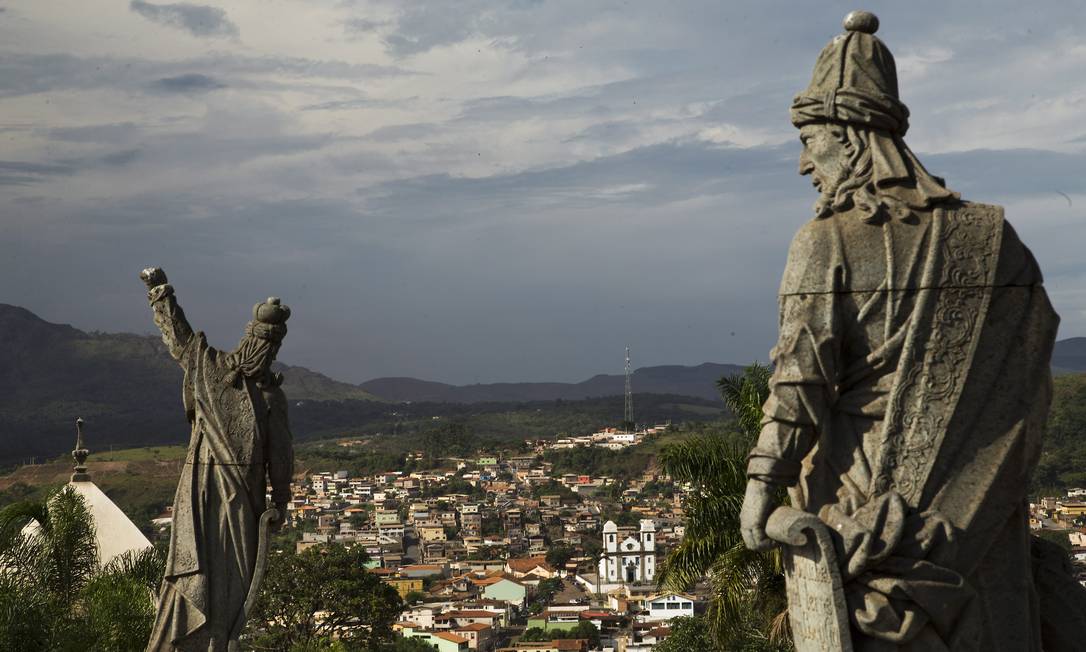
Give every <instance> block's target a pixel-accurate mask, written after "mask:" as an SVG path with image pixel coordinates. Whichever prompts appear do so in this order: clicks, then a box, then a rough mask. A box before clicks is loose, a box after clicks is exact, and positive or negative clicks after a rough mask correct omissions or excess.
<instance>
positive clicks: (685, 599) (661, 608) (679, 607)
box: [640, 593, 695, 623]
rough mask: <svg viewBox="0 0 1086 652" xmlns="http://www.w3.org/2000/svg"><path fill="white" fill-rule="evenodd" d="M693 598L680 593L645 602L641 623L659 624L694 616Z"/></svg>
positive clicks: (668, 594)
mask: <svg viewBox="0 0 1086 652" xmlns="http://www.w3.org/2000/svg"><path fill="white" fill-rule="evenodd" d="M694 602H695V600H694V598H692V597H691V596H689V595H684V594H682V593H664V594H663V595H658V596H656V597H654V598H652V599H650V600H648V601H646V602H645V613H644V615H642V616H641V617H640V620H641V621H642V622H647V623H651V622H660V621H664V620H671V619H672V618H679V617H682V616H685V617H692V616H693V615H694Z"/></svg>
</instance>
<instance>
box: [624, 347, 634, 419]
mask: <svg viewBox="0 0 1086 652" xmlns="http://www.w3.org/2000/svg"><path fill="white" fill-rule="evenodd" d="M633 418H634V416H633V389H632V388H631V384H630V347H628V346H627V347H626V415H625V418H624V419H623V421H622V427H623V430H625V431H626V432H633V431H634V430H636V429H637V428H636V427H635V426H634V420H633Z"/></svg>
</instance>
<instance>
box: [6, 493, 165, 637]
mask: <svg viewBox="0 0 1086 652" xmlns="http://www.w3.org/2000/svg"><path fill="white" fill-rule="evenodd" d="M31 520H33V521H35V522H36V523H37V526H36V527H33V528H25V525H26V524H27V523H29V522H30V521H31ZM164 565H165V556H164V555H163V554H162V553H161V551H159V550H157V549H154V548H151V549H148V550H145V551H142V552H140V553H127V554H126V555H122V556H120V557H117V558H115V559H114V560H112V561H111V562H110V563H109V564H107V565H106V566H105V567H104V568H102V567H100V566H99V561H98V544H97V541H96V538H95V529H94V520H93V518H92V517H91V515H90V511H89V510H88V509H87V506H86V503H85V502H84V500H83V497H82V496H81V495H79V494H78V493H76V492H75V491H74V490H73V489H72V488H71V487H68V486H66V487H64V488H62V489H61V490H60V491H58V492H56V493H54V494H53V495H52V496H50V497H49V498H47V499H45V500H43V501H26V502H21V503H16V504H13V505H9V506H8V507H6V508H4V509H3V510H0V652H7V651H9V650H11V651H15V650H19V651H27V652H29V651H32V650H72V651H74V650H103V651H104V650H131V649H142V648H143V646H144V645H145V644H146V642H147V638H148V636H149V635H150V629H151V623H152V619H153V617H154V613H153V602H152V600H153V593H154V592H155V591H156V590H157V585H158V578H161V576H162V570H163V567H164Z"/></svg>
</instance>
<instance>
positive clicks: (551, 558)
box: [546, 546, 574, 570]
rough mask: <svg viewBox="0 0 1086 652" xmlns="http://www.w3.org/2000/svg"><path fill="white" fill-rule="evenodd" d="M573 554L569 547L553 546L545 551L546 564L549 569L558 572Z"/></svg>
mask: <svg viewBox="0 0 1086 652" xmlns="http://www.w3.org/2000/svg"><path fill="white" fill-rule="evenodd" d="M573 553H574V550H573V548H570V547H569V546H553V547H551V549H550V550H548V551H547V556H546V560H547V564H549V565H550V567H551V568H554V569H559V570H560V569H561V568H562V567H563V566H565V565H566V562H567V561H569V560H570V558H571V557H573Z"/></svg>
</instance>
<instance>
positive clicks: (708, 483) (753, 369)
mask: <svg viewBox="0 0 1086 652" xmlns="http://www.w3.org/2000/svg"><path fill="white" fill-rule="evenodd" d="M769 377H770V369H769V367H767V366H765V365H761V364H757V363H756V364H753V365H750V366H749V367H747V368H746V369H744V371H743V373H742V374H738V375H735V376H726V377H724V378H721V379H720V380H719V381H718V382H717V387H718V388H719V389H720V393H721V397H722V398H723V399H724V403H725V404H726V405H727V407H728V409H729V410H730V411H731V413H732V415H733V416H734V417H735V425H736V429H737V430H738V432H737V433H734V434H732V435H727V434H724V433H720V434H716V435H702V436H695V437H692V438H690V439H688V440H686V441H683V442H680V443H677V444H674V445H671V446H669V447H667V448H666V449H665V450H664V451H663V452H662V453H661V455H660V466H661V468H662V469H663V471H664V472H665V473H667V474H668V475H670V476H671V477H672V478H673V479H674V480H675V481H677V482H679V483H682V484H684V485H686V486H687V487H688V488H689V491H688V493H687V495H686V502H685V504H684V511H685V513H686V532H685V534H684V536H683V539H682V541H680V542H679V544H678V545H677V546H676V547H675V548H673V549H672V550H671V552H670V553H669V554H668V556H667V559H666V560H665V562H664V564H663V566H662V567H661V569H660V573H659V574H658V577H657V580H658V583H659V585H660V586H662V587H666V588H667V589H669V590H675V591H683V590H686V589H688V588H689V587H690V586H692V585H694V584H695V583H697V582H698V581H700V580H701V579H702V578H708V579H709V581H710V583H711V584H712V587H713V600H712V604H711V608H710V612H709V624H710V626H711V630H712V631H713V633H714V636H715V637H716V639H717V642H718V643H719V644H720V645H721V646H723V647H724V648H726V649H757V650H787V649H790V648H791V642H790V636H789V635H788V631H787V617H786V616H787V599H786V598H785V594H784V575H783V572H782V568H781V557H780V553H779V551H777V550H773V551H770V552H753V551H750V550H747V548H746V547H745V546H744V545H743V541H742V537H741V536H740V534H739V514H740V511H741V510H742V505H743V497H744V492H745V490H746V484H747V477H746V465H747V460H746V458H747V452H748V450H749V449H750V446H752V445H753V443H754V440H755V438H756V437H757V435H758V431H759V429H760V428H761V421H762V404H763V403H764V402H765V400H766V399H767V398H768V396H769Z"/></svg>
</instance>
